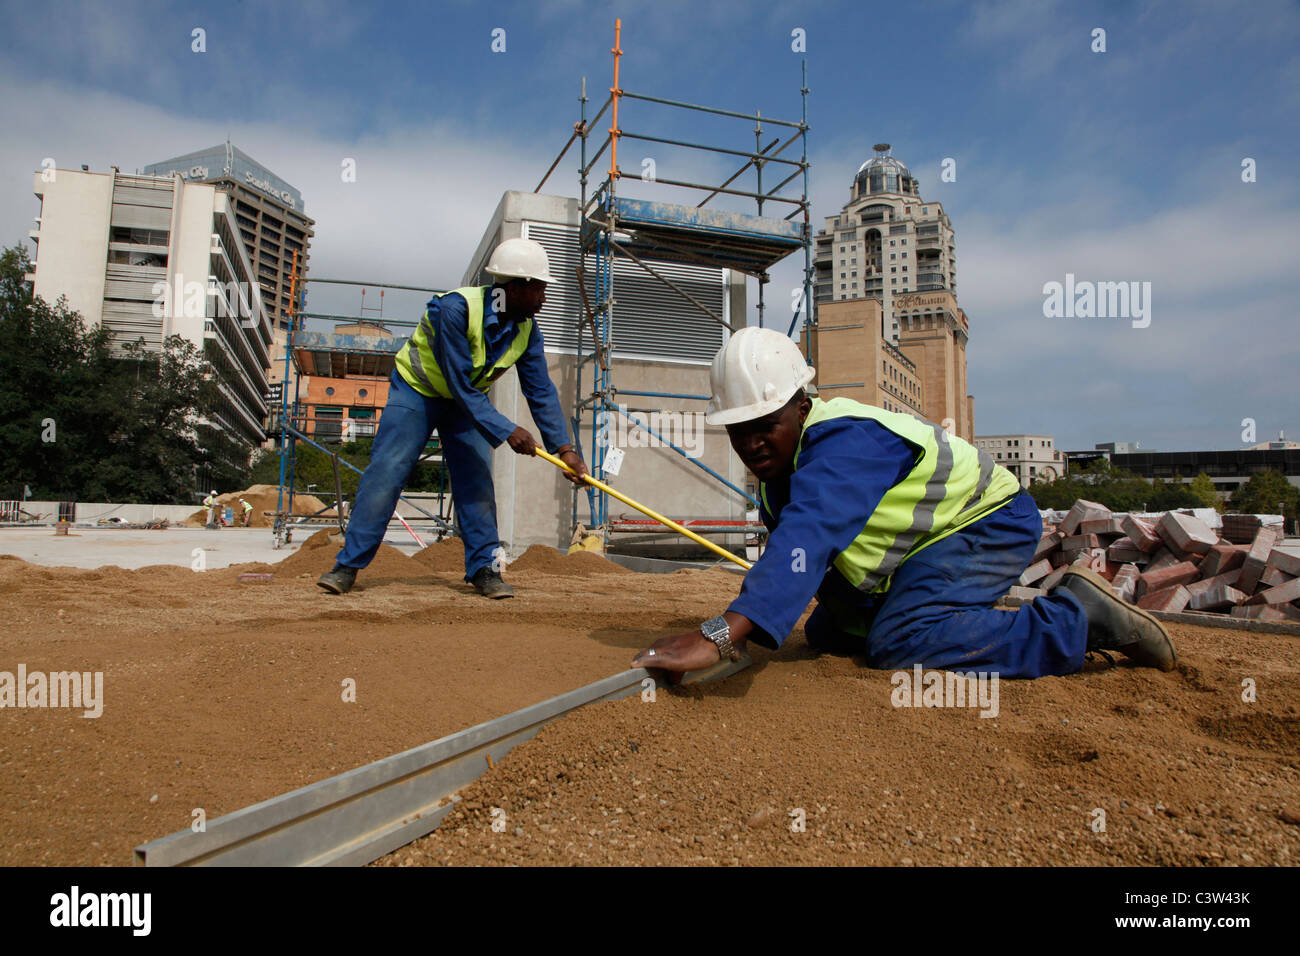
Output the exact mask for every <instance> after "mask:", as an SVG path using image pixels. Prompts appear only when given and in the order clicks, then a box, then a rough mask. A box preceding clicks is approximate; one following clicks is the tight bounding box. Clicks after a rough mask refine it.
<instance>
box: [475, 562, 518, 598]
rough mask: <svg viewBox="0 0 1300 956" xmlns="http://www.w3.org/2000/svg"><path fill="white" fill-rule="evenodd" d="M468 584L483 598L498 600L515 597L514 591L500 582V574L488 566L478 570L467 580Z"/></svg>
mask: <svg viewBox="0 0 1300 956" xmlns="http://www.w3.org/2000/svg"><path fill="white" fill-rule="evenodd" d="M469 583H470V584H472V585H474V590H475V591H477V592H478V593H479V594H481V595H483V596H484V597H485V598H492V599H493V600H499V599H500V598H512V597H514V596H515V589H514V588H512V587H511V586H510V585H508V584H506V582H505V581H502V580H501V574H500V572H498V571H493V570H492V568H491V567H490V566H488V567H482V568H479V569H478V571H476V572H475V573H474V576H473V577H472V578H470V579H469Z"/></svg>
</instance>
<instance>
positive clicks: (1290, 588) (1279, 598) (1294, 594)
mask: <svg viewBox="0 0 1300 956" xmlns="http://www.w3.org/2000/svg"><path fill="white" fill-rule="evenodd" d="M1241 574H1242V577H1245V576H1246V572H1245V571H1242V572H1241ZM1292 601H1300V578H1294V579H1292V580H1290V581H1288V582H1287V583H1286V584H1283V585H1282V586H1281V587H1276V588H1265V589H1264V590H1263V591H1259V592H1258V593H1256V594H1255V596H1254V597H1252V598H1250V599H1249V600H1248V601H1246V603H1247V604H1289V603H1290V602H1292Z"/></svg>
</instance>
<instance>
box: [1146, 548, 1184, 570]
mask: <svg viewBox="0 0 1300 956" xmlns="http://www.w3.org/2000/svg"><path fill="white" fill-rule="evenodd" d="M1177 563H1178V557H1177V555H1175V554H1174V553H1173V552H1172V551H1170V550H1169V549H1168V548H1166V547H1163V546H1162V547H1161V548H1160V550H1159V551H1156V552H1155V553H1154V554H1152V555H1151V560H1150V561H1149V562H1148V563H1147V568H1146V569H1147V570H1148V571H1159V570H1162V569H1163V568H1168V567H1172V566H1173V565H1175V564H1177Z"/></svg>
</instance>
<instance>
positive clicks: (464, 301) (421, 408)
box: [316, 239, 587, 598]
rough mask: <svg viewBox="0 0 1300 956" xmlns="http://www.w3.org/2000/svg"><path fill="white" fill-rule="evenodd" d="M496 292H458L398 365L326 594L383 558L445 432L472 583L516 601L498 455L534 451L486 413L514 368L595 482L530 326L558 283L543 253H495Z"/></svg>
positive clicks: (527, 243)
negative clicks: (498, 488) (509, 578)
mask: <svg viewBox="0 0 1300 956" xmlns="http://www.w3.org/2000/svg"><path fill="white" fill-rule="evenodd" d="M485 271H486V272H488V273H489V274H490V275H491V276H493V277H494V278H495V279H496V281H495V282H494V283H493V284H492V285H490V286H478V287H473V288H464V289H456V290H454V291H452V292H447V293H444V294H442V295H440V296H435V297H434V298H433V299H431V300H430V301H429V304H428V306H427V307H426V309H425V312H424V318H423V320H422V321H421V322H420V325H419V327H418V328H417V329H416V330H415V334H414V335H412V336H411V337H410V339H409V340H407V342H406V344H405V345H404V346H402V348H401V350H400V351H399V352H398V353H397V367H396V368H395V369H394V370H393V374H392V378H391V379H390V382H389V389H388V404H387V405H386V406H385V407H384V413H383V416H382V417H381V418H380V419H379V431H378V434H376V435H375V443H374V447H373V448H372V449H371V452H370V465H369V466H368V467H367V468H366V471H365V474H364V475H362V477H361V482H360V485H359V486H358V487H357V496H356V501H355V502H354V503H353V505H352V518H351V520H350V521H349V522H348V528H347V540H346V542H345V543H344V546H343V550H342V551H340V552H339V553H338V557H337V558H336V559H335V561H336V563H335V566H334V569H333V570H332V571H329V572H327V573H326V574H323V575H322V576H321V578H320V580H319V581H317V582H316V583H317V584H319V585H320V586H321V587H322V588H324V589H325V590H326V591H329V592H331V593H333V594H345V593H347V592H348V591H349V590H350V589H351V588H352V585H353V583H354V582H355V581H356V577H357V571H358V570H359V569H360V568H364V567H365V566H366V565H367V564H369V563H370V561H371V559H373V558H374V556H375V552H376V551H377V550H378V549H379V545H380V543H381V542H382V541H383V539H384V533H385V531H387V530H388V521H389V519H390V518H391V517H392V515H393V509H394V508H395V507H396V506H397V499H398V497H399V496H400V495H401V492H402V488H403V486H404V485H405V484H406V480H407V478H408V477H409V476H410V474H411V469H412V468H413V467H414V466H415V463H416V461H418V460H419V457H420V454H421V452H423V451H424V447H425V444H426V443H427V442H428V440H429V436H430V435H431V434H432V433H433V432H434V431H435V430H436V431H437V432H438V437H439V439H440V440H441V442H442V454H443V460H444V462H445V463H446V465H447V471H448V473H449V475H450V478H451V493H452V501H453V502H454V506H455V509H456V522H457V524H458V525H459V530H460V536H461V539H462V541H463V543H464V545H465V580H466V581H468V582H469V583H470V584H472V585H473V586H474V588H475V590H477V591H478V593H479V594H482V595H483V596H485V597H489V598H508V597H513V596H514V591H513V590H512V589H511V587H510V585H509V584H507V583H506V582H505V581H503V580H502V579H501V569H500V561H499V559H498V555H499V552H500V539H499V538H498V537H497V512H496V496H495V493H494V491H493V487H492V454H491V452H492V449H493V448H495V447H497V446H498V445H500V444H501V443H502V442H508V443H509V445H510V447H511V448H512V449H513V450H514V451H515V452H516V453H517V454H520V455H532V454H534V449H535V448H536V447H537V442H536V440H535V439H534V438H533V436H532V435H531V434H529V432H528V430H527V429H525V428H522V427H520V426H518V425H515V424H514V423H513V422H511V421H510V420H509V419H507V418H506V417H505V416H504V415H502V414H501V413H500V412H499V411H497V410H496V409H495V408H493V407H492V403H491V402H490V401H488V397H487V391H488V388H489V387H490V386H491V385H492V383H493V382H495V381H496V380H497V379H498V378H500V377H501V376H502V375H503V374H505V372H506V370H507V369H509V368H510V366H512V365H517V366H518V368H519V387H520V389H521V390H522V391H523V393H524V398H525V399H527V401H528V408H529V410H530V411H531V412H532V414H533V420H534V421H535V422H536V423H537V427H538V428H539V429H540V430H541V433H542V440H543V441H544V442H545V446H546V449H547V450H548V451H549V452H551V454H554V455H558V456H559V457H560V458H562V459H563V460H564V462H565V464H567V465H568V466H569V467H570V468H572V469H573V470H574V472H576V474H568V473H566V476H567V477H568V479H569V480H570V481H571V482H573V483H574V484H581V483H582V479H581V478H580V477H579V475H583V474H586V473H587V466H586V465H585V464H584V463H583V461H582V458H581V456H580V455H579V454H578V452H577V450H576V448H575V447H574V446H573V444H571V443H570V441H569V429H568V426H567V425H566V424H565V422H564V412H563V410H562V409H561V408H560V399H559V396H558V395H557V394H556V391H555V385H554V384H552V382H551V379H550V375H549V374H548V372H547V369H546V353H545V351H544V348H543V343H542V332H541V329H539V328H538V326H537V323H536V322H534V321H533V317H534V316H536V315H537V313H538V312H540V311H541V309H542V306H543V305H544V304H545V302H546V284H547V283H548V282H551V281H552V279H551V273H550V263H549V262H548V260H547V257H546V250H545V249H543V248H542V246H541V244H540V243H537V242H534V241H532V240H531V239H507V240H505V242H503V243H501V244H500V245H499V246H497V247H496V249H495V250H494V251H493V253H492V258H491V259H490V260H489V261H488V264H487V267H486V270H485Z"/></svg>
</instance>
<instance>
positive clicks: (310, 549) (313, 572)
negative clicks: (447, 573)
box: [241, 528, 429, 582]
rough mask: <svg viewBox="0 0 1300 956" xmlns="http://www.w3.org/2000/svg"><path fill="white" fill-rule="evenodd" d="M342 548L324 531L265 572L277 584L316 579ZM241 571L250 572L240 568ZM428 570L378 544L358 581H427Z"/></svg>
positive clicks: (337, 538) (333, 533) (338, 540)
mask: <svg viewBox="0 0 1300 956" xmlns="http://www.w3.org/2000/svg"><path fill="white" fill-rule="evenodd" d="M342 547H343V541H342V537H341V536H340V535H339V533H338V530H337V529H333V530H331V529H329V528H323V529H321V530H320V531H317V532H316V533H315V534H314V535H312V536H311V537H310V538H308V539H307V540H306V541H304V542H303V543H302V546H301V547H299V548H298V550H297V551H295V552H294V553H293V554H291V555H289V557H287V558H285V559H284V560H283V561H281V562H280V563H279V564H273V565H270V566H269V568H268V570H270V571H271V573H272V574H274V575H275V577H276V579H277V580H287V579H291V578H296V577H299V576H302V575H310V576H311V577H319V576H320V575H322V574H324V573H325V572H326V571H329V570H331V569H332V568H333V567H334V558H335V557H337V555H338V553H339V549H340V548H342ZM241 570H245V571H247V570H250V569H249V568H241ZM428 575H429V569H428V568H426V567H425V566H424V565H423V564H421V563H420V562H419V561H416V560H415V559H414V558H412V557H409V556H407V555H405V554H403V553H402V552H401V551H398V550H397V549H396V548H394V547H393V546H392V545H390V544H381V545H380V546H379V550H378V551H376V552H375V557H374V560H373V561H371V562H370V564H368V565H367V566H366V567H365V569H364V570H363V571H361V573H360V575H359V578H361V579H364V580H366V581H370V582H374V581H375V580H377V579H380V578H382V579H384V580H410V579H416V578H427V577H428Z"/></svg>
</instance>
